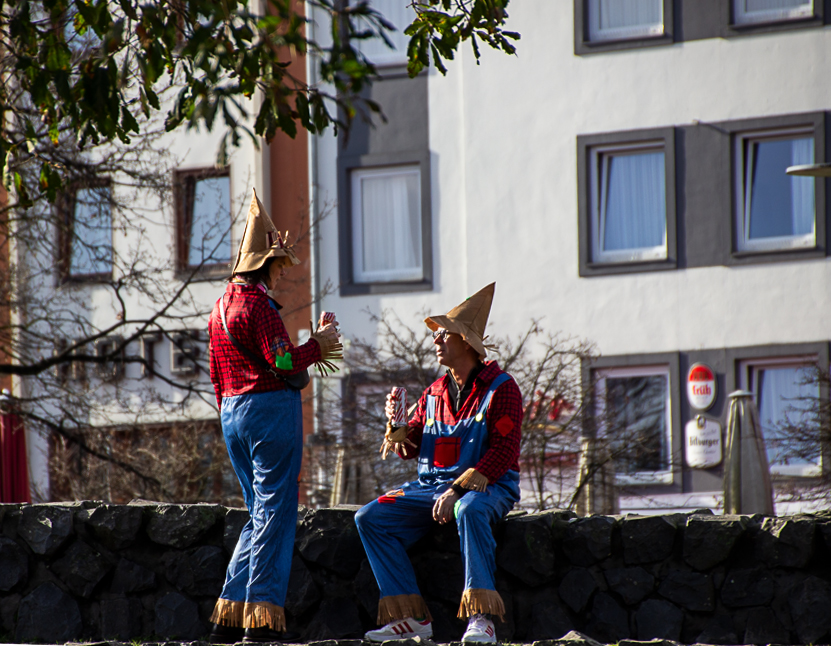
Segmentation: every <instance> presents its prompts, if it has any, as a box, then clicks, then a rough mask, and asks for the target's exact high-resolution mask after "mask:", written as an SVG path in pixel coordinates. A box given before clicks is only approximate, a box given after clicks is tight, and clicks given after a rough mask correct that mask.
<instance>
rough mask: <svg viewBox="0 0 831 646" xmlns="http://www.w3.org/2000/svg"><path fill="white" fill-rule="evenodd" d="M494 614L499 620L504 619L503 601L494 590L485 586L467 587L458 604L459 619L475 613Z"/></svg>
mask: <svg viewBox="0 0 831 646" xmlns="http://www.w3.org/2000/svg"><path fill="white" fill-rule="evenodd" d="M477 613H478V614H483V615H494V616H496V617H499V621H502V622H504V621H505V602H504V601H502V597H501V595H500V594H499V593H498V592H497V591H496V590H486V589H485V588H468V589H467V590H465V592H464V594H463V595H462V602H461V603H460V604H459V614H458V617H459V619H466V618H467V617H472V616H473V615H475V614H477Z"/></svg>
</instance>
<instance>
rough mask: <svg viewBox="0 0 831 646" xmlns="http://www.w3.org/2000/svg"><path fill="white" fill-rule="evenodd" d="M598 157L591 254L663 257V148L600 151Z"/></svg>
mask: <svg viewBox="0 0 831 646" xmlns="http://www.w3.org/2000/svg"><path fill="white" fill-rule="evenodd" d="M600 159H601V163H600V166H601V168H600V173H601V182H600V200H599V202H600V205H599V206H600V213H599V228H598V229H599V230H598V234H599V240H598V244H597V247H598V248H597V252H598V253H597V255H598V256H599V257H598V258H597V259H598V260H601V261H603V260H608V261H615V260H638V259H649V258H661V257H664V258H665V257H666V228H667V215H666V177H665V165H664V152H663V151H655V152H641V153H635V154H623V153H603V154H602V155H601V158H600ZM621 252H623V253H621ZM633 252H634V253H633ZM638 252H640V253H638Z"/></svg>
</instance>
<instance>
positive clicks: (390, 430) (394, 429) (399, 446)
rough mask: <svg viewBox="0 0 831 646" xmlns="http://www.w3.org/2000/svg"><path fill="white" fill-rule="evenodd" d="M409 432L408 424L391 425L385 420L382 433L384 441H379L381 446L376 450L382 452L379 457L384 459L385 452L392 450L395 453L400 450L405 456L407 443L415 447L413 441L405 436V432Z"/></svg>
mask: <svg viewBox="0 0 831 646" xmlns="http://www.w3.org/2000/svg"><path fill="white" fill-rule="evenodd" d="M409 432H410V428H409V427H408V426H393V425H392V424H390V423H389V422H387V430H386V433H384V441H383V442H382V443H381V448H380V449H379V450H378V452H379V453H381V454H382V455H381V459H382V460H386V459H387V454H388V453H389V452H390V451H394V452H396V453H398V452H399V451H400V452H401V453H402V454H403V455H405V456H406V455H407V445H408V444H409V445H410V446H412V447H413V448H415V443H414V442H413V441H412V440H411V439H410V438H408V437H407V433H409Z"/></svg>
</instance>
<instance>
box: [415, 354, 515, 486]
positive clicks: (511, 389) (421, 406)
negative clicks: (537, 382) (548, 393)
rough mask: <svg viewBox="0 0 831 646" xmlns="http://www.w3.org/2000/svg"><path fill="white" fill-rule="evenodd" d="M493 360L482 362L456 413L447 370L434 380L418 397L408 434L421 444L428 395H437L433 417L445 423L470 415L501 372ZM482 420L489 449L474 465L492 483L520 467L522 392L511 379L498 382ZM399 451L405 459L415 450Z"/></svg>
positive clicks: (416, 453) (474, 412)
mask: <svg viewBox="0 0 831 646" xmlns="http://www.w3.org/2000/svg"><path fill="white" fill-rule="evenodd" d="M502 372H503V371H502V370H501V369H500V368H499V364H497V363H496V361H490V362H487V363H485V367H484V368H483V369H482V371H481V372H480V373H479V374H478V375H476V377H474V379H473V389H472V390H471V391H470V394H469V395H468V396H467V399H466V400H465V401H464V403H463V404H462V406H461V408H459V412H458V414H456V415H454V414H453V406H452V404H451V402H450V394H449V393H448V388H447V383H448V380H449V379H452V377H451V376H450V375H449V374H448V375H445V376H444V377H442V378H441V379H438V380H436V381H435V382H434V383H433V384H432V385H431V386H430V387H429V388H428V389H427V390H425V391H424V394H423V395H422V396H421V398H420V399H419V400H418V406H416V410H415V413H414V414H413V417H412V418H411V419H410V432H409V434H408V435H407V437H408V438H409V439H410V440H411V441H412V442H413V443H414V444H415V445H416V447H418V448H421V435H422V433H423V431H424V423H425V419H426V415H425V411H426V409H427V395H434V396H435V397H437V398H438V399H437V401H436V419H437V420H438V421H440V422H443V423H445V424H456V422H457V421H458V420H462V419H466V418H468V417H473V415H475V414H476V410H477V409H478V408H479V404H480V403H481V402H482V399H483V398H484V396H485V393H487V392H488V388H489V387H490V385H491V382H492V381H493V380H494V379H496V378H497V377H498V376H499V375H501V374H502ZM485 420H486V422H487V424H488V450H487V451H485V455H483V456H482V459H481V460H479V463H478V464H477V465H476V470H477V471H478V472H479V473H481V474H482V475H484V476H487V478H488V482H491V483H494V482H496V481H497V480H499V478H501V477H502V476H503V475H505V472H506V471H508V470H513V471H519V439H520V426H521V423H522V393H520V392H519V386H517V385H516V382H515V381H514V380H513V379H509V380H508V381H506V382H505V383H504V384H502V385H501V386H499V387H498V388H497V389H496V392H494V394H493V397H492V398H491V403H490V404H489V405H488V410H487V413H485ZM399 455H400V456H401V457H402V458H404V459H405V460H406V459H411V458H415V457H416V456H417V455H418V452H417V451H412V450H409V447H408V450H407V455H406V456H405V455H402V454H401V453H399Z"/></svg>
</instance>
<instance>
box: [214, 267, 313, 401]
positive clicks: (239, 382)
mask: <svg viewBox="0 0 831 646" xmlns="http://www.w3.org/2000/svg"><path fill="white" fill-rule="evenodd" d="M223 301H224V303H225V320H226V321H227V323H228V329H229V330H230V332H231V334H232V335H233V336H234V338H235V339H236V340H237V343H239V344H241V345H243V346H245V347H246V348H248V349H249V350H251V351H252V352H253V353H255V354H258V355H261V356H262V357H263V358H264V359H265V360H266V361H268V363H269V365H272V366H274V362H275V357H276V350H277V348H280V347H282V351H283V352H284V353H285V354H287V353H289V352H290V353H291V363H292V366H293V367H292V368H291V369H290V370H281V369H279V368H277V367H275V368H274V369H275V371H276V372H277V374H281V375H292V374H295V373H297V372H300V371H301V370H304V369H305V368H308V367H309V366H311V365H312V364H313V363H315V362H316V361H320V346H319V345H318V343H317V341H315V340H314V339H309V340H308V341H307V342H306V343H304V344H303V345H300V346H297V347H295V346H294V345H292V342H291V339H290V338H289V333H288V332H287V331H286V326H285V325H283V319H282V318H280V314H279V312H278V311H277V308H278V307H279V305H277V304H276V303H275V302H274V301H273V300H271V299H270V298H269V297H268V296H267V295H266V294H265V293H264V292H263V291H262V290H260V288H259V287H257V286H256V285H240V284H237V283H228V286H227V287H226V288H225V295H224V296H223V298H222V299H220V300H219V301H217V303H216V305H214V309H213V312H211V318H210V319H209V320H208V336H209V338H210V344H211V345H210V355H211V383H213V385H214V390H216V403H217V405H218V406H220V407H222V398H223V397H233V396H234V395H242V394H243V393H262V392H269V391H272V390H282V389H283V388H285V387H286V383H285V382H284V381H283V380H282V379H278V378H277V377H275V376H274V375H273V374H271V372H269V371H268V370H266V369H265V367H264V366H262V365H260V364H259V363H256V362H254V361H252V360H251V359H249V358H248V357H247V356H245V355H243V354H242V353H240V351H239V350H237V349H236V348H235V347H234V345H233V344H232V343H231V341H229V340H228V336H227V335H226V334H225V329H224V328H223V327H222V318H221V316H220V312H219V306H220V304H221V303H222V302H223Z"/></svg>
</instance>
